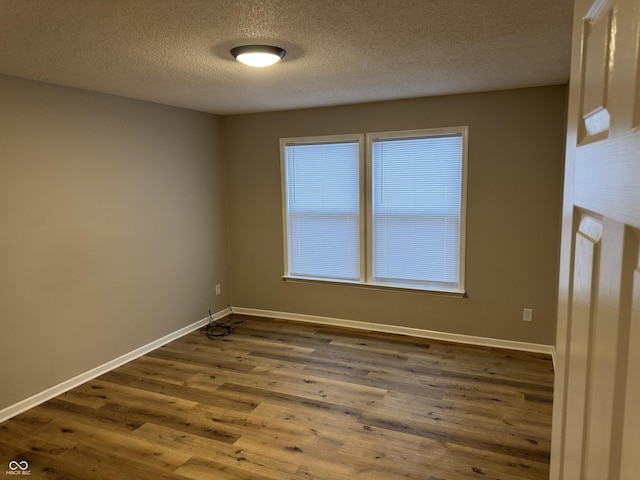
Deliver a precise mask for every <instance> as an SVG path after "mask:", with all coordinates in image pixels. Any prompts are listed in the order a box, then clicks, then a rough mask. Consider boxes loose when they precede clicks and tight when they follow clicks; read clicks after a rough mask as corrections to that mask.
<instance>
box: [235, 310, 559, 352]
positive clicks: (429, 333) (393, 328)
mask: <svg viewBox="0 0 640 480" xmlns="http://www.w3.org/2000/svg"><path fill="white" fill-rule="evenodd" d="M232 310H233V312H234V313H237V314H241V315H253V316H256V317H270V318H280V319H282V320H294V321H297V322H306V323H317V324H320V325H332V326H335V327H347V328H355V329H359V330H371V331H374V332H385V333H396V334H399V335H408V336H412V337H421V338H430V339H432V340H442V341H446V342H455V343H465V344H469V345H479V346H483V347H494V348H506V349H509V350H520V351H523V352H534V353H543V354H546V355H553V353H554V349H553V346H551V345H543V344H539V343H526V342H516V341H513V340H502V339H500V338H489V337H476V336H473V335H461V334H459V333H447V332H437V331H434V330H422V329H420V328H412V327H401V326H398V325H385V324H381V323H371V322H360V321H355V320H345V319H342V318H332V317H319V316H315V315H304V314H301V313H289V312H274V311H271V310H260V309H256V308H243V307H232Z"/></svg>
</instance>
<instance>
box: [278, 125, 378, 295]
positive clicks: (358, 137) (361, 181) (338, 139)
mask: <svg viewBox="0 0 640 480" xmlns="http://www.w3.org/2000/svg"><path fill="white" fill-rule="evenodd" d="M364 138H365V136H364V134H362V133H357V134H341V135H321V136H313V137H294V138H281V139H280V175H281V194H282V226H283V243H284V278H290V279H298V280H312V281H320V282H332V283H333V282H337V283H358V284H360V283H364V281H365V268H366V238H365V228H366V227H365V225H366V218H365V216H364V215H365V211H366V210H365V205H364V202H365V195H364V194H363V193H364V191H365V178H364V176H365V172H364V168H365V161H364V160H365V159H364V155H365V148H364ZM333 143H357V144H358V188H359V189H360V195H359V201H358V205H359V211H358V216H359V225H358V229H359V246H360V255H359V257H360V259H359V262H360V279H359V281H358V282H354V281H353V280H341V279H338V278H327V277H310V276H299V275H292V274H291V273H290V268H289V263H290V262H289V255H290V252H289V221H288V216H287V213H288V211H289V208H288V199H287V154H286V147H287V146H295V145H322V144H333Z"/></svg>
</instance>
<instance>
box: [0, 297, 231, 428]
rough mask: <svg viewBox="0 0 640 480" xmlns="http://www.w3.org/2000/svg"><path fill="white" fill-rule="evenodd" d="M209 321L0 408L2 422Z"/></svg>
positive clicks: (219, 314)
mask: <svg viewBox="0 0 640 480" xmlns="http://www.w3.org/2000/svg"><path fill="white" fill-rule="evenodd" d="M229 313H230V310H229V309H228V308H225V309H223V310H221V311H219V312H217V313H216V314H215V315H213V319H214V320H219V319H220V318H223V317H224V316H226V315H228V314H229ZM208 321H209V317H206V318H203V319H202V320H198V321H197V322H194V323H192V324H191V325H187V326H186V327H183V328H181V329H179V330H176V331H175V332H172V333H170V334H168V335H165V336H164V337H162V338H159V339H157V340H154V341H153V342H151V343H148V344H146V345H143V346H142V347H139V348H136V349H135V350H133V351H131V352H129V353H125V354H124V355H122V356H120V357H118V358H114V359H113V360H110V361H108V362H107V363H104V364H102V365H100V366H98V367H95V368H92V369H91V370H89V371H87V372H84V373H81V374H80V375H77V376H75V377H73V378H70V379H69V380H65V381H64V382H62V383H59V384H58V385H54V386H53V387H51V388H48V389H46V390H44V391H42V392H40V393H37V394H35V395H33V396H32V397H29V398H26V399H24V400H22V401H20V402H18V403H16V404H14V405H10V406H8V407H6V408H3V409H2V410H0V423H2V422H4V421H5V420H9V419H10V418H12V417H15V416H16V415H19V414H20V413H22V412H24V411H26V410H29V409H30V408H33V407H35V406H37V405H40V404H41V403H44V402H46V401H47V400H50V399H52V398H53V397H56V396H58V395H60V394H62V393H64V392H66V391H68V390H71V389H72V388H75V387H77V386H79V385H82V384H83V383H85V382H88V381H89V380H92V379H94V378H96V377H99V376H100V375H102V374H104V373H107V372H109V371H111V370H113V369H114V368H117V367H120V366H121V365H124V364H125V363H128V362H130V361H131V360H134V359H136V358H138V357H141V356H142V355H145V354H147V353H149V352H151V351H153V350H155V349H156V348H160V347H161V346H163V345H166V344H167V343H169V342H172V341H173V340H176V339H177V338H180V337H183V336H184V335H187V334H188V333H191V332H193V331H194V330H197V329H198V328H200V327H203V326H204V325H206V324H207V322H208Z"/></svg>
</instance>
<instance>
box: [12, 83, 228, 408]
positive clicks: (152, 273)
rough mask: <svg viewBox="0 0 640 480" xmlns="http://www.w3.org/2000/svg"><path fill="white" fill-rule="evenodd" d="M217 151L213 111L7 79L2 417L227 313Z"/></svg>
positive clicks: (221, 180)
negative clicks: (210, 314)
mask: <svg viewBox="0 0 640 480" xmlns="http://www.w3.org/2000/svg"><path fill="white" fill-rule="evenodd" d="M220 145H221V141H220V126H219V119H218V118H217V117H215V116H213V115H208V114H203V113H196V112H192V111H188V110H183V109H178V108H172V107H166V106H161V105H156V104H151V103H145V102H140V101H134V100H128V99H124V98H120V97H114V96H109V95H101V94H97V93H91V92H87V91H82V90H75V89H71V88H65V87H58V86H54V85H48V84H43V83H38V82H31V81H27V80H21V79H17V78H12V77H6V76H0V220H1V222H0V325H1V333H0V409H1V408H3V407H6V406H8V405H11V404H14V403H16V402H17V401H19V400H22V399H25V398H27V397H29V396H31V395H33V394H36V393H39V392H41V391H42V390H45V389H46V388H48V387H51V386H53V385H56V384H58V383H60V382H62V381H64V380H67V379H69V378H71V377H73V376H75V375H77V374H80V373H84V372H86V371H87V370H90V369H91V368H93V367H96V366H98V365H101V364H103V363H105V362H107V361H109V360H112V359H114V358H117V357H118V356H120V355H122V354H125V353H128V352H130V351H132V350H134V349H135V348H137V347H140V346H142V345H145V344H147V343H149V342H151V341H153V340H156V339H158V338H160V337H162V336H164V335H166V334H168V333H170V332H173V331H175V330H178V329H179V328H181V327H183V326H186V325H188V324H190V323H192V322H195V321H197V320H199V319H201V318H204V317H205V316H206V314H207V310H208V309H209V308H211V310H212V311H218V310H220V309H222V308H224V307H226V305H227V303H228V297H227V295H226V294H227V292H228V288H227V286H228V281H227V261H226V252H225V250H226V245H225V235H226V232H225V229H224V223H225V220H224V214H225V206H224V178H223V174H222V163H221V155H220V151H219V150H220ZM216 283H221V284H222V285H223V295H221V296H217V297H216V296H215V292H214V285H215V284H216Z"/></svg>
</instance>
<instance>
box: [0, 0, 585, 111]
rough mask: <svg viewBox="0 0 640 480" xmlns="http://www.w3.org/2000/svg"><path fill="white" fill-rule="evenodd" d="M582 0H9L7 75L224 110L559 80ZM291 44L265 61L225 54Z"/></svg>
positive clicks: (1, 68) (2, 56) (2, 20)
mask: <svg viewBox="0 0 640 480" xmlns="http://www.w3.org/2000/svg"><path fill="white" fill-rule="evenodd" d="M572 3H573V1H572V0H482V1H481V0H259V1H253V0H245V1H240V0H0V73H4V74H7V75H14V76H18V77H24V78H29V79H34V80H41V81H45V82H51V83H56V84H61V85H68V86H72V87H78V88H84V89H88V90H94V91H98V92H104V93H111V94H115V95H121V96H125V97H132V98H138V99H143V100H148V101H152V102H158V103H164V104H169V105H176V106H181V107H186V108H191V109H195V110H201V111H205V112H212V113H217V114H232V113H244V112H258V111H271V110H284V109H293V108H305V107H316V106H325V105H339V104H347V103H360V102H368V101H377V100H391V99H399V98H411V97H422V96H431V95H443V94H452V93H466V92H478V91H487V90H498V89H506V88H520V87H529V86H539V85H552V84H560V83H565V82H567V81H568V78H569V56H570V39H571V12H572ZM250 43H265V44H272V45H277V46H280V47H282V48H284V49H285V50H286V51H287V55H286V57H285V58H284V60H283V61H282V62H281V63H280V64H277V65H275V66H272V67H269V68H266V69H252V68H250V67H247V66H245V65H242V64H239V63H237V62H236V61H235V60H234V59H233V58H232V57H231V55H230V53H229V50H230V49H231V48H233V47H235V46H238V45H243V44H250Z"/></svg>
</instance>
